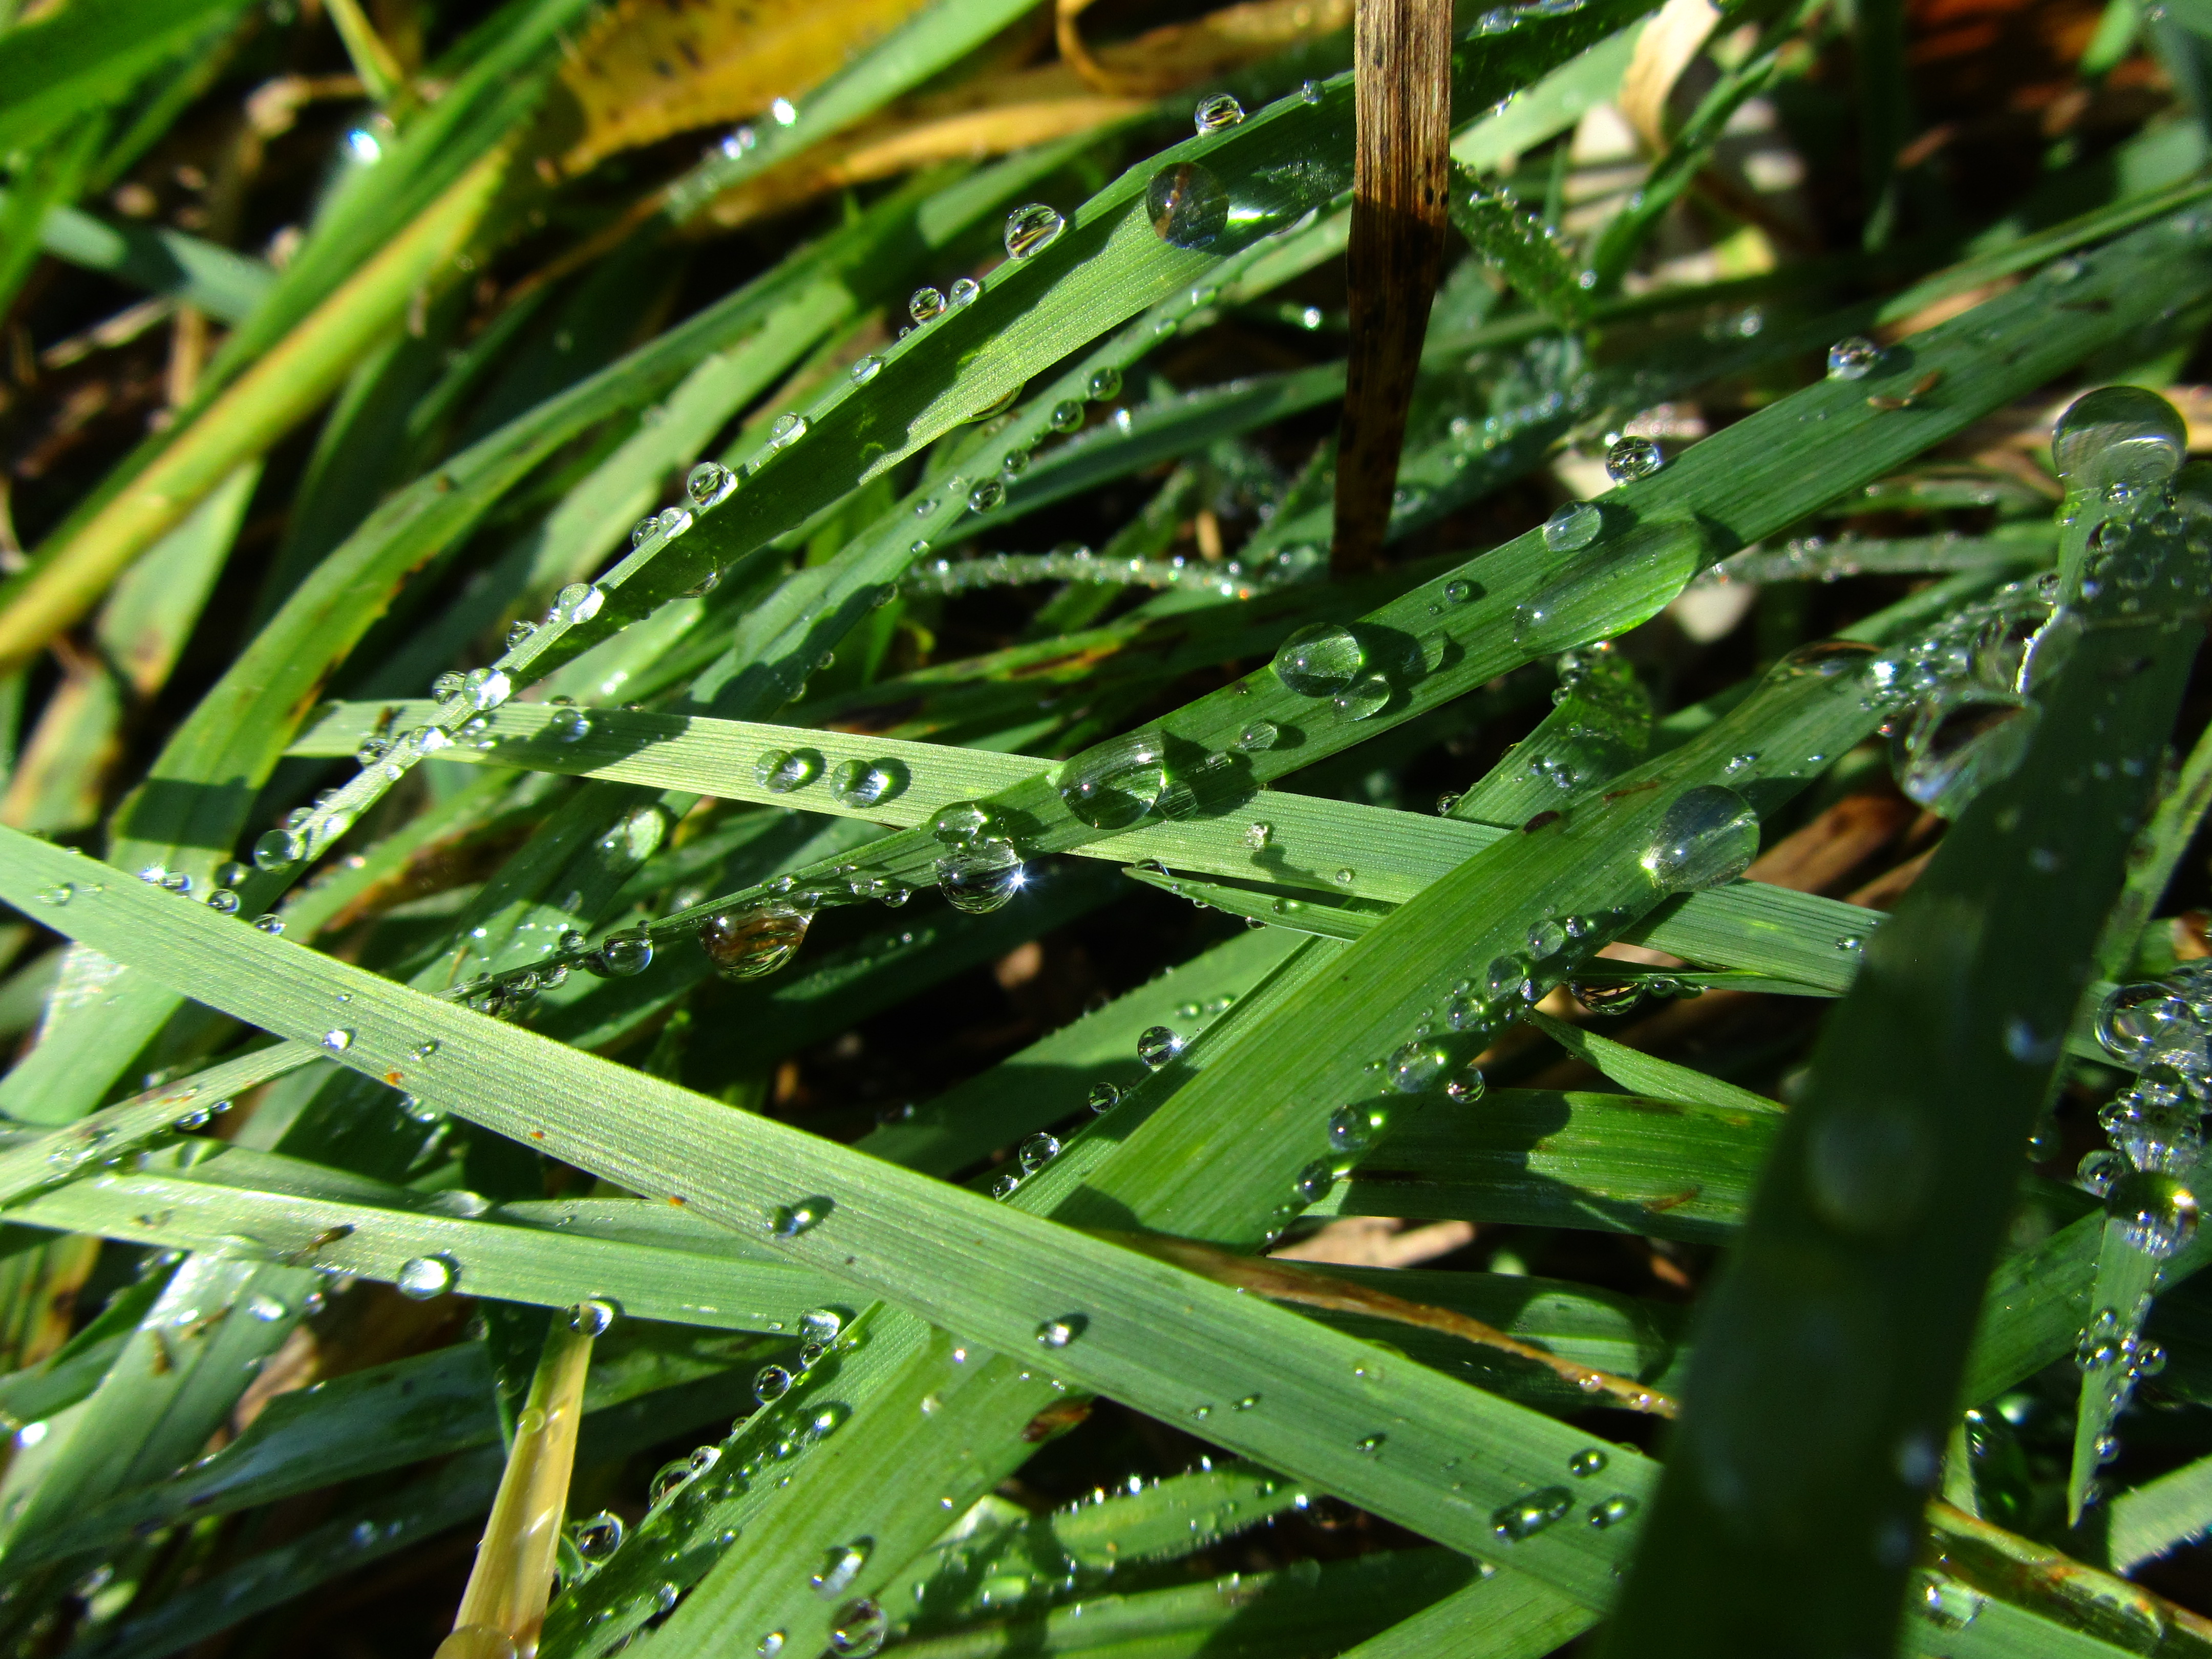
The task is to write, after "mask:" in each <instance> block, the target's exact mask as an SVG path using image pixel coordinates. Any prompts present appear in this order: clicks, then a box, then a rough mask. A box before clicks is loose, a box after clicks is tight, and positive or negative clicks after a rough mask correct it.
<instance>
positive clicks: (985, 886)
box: [937, 808, 1023, 915]
mask: <svg viewBox="0 0 2212 1659" xmlns="http://www.w3.org/2000/svg"><path fill="white" fill-rule="evenodd" d="M946 810H947V811H950V810H951V809H950V808H947V809H946ZM942 816H943V814H941V813H940V814H939V817H942ZM1022 878H1023V871H1022V855H1021V854H1019V853H1018V852H1016V851H1015V850H1014V845H1013V843H1012V842H1006V841H994V840H987V839H978V840H975V841H974V842H969V843H968V844H967V845H965V846H962V847H959V848H955V849H954V850H953V851H952V852H950V853H948V854H945V856H944V857H943V858H941V859H939V860H938V861H937V886H938V890H939V892H941V893H943V894H944V895H945V901H946V902H948V903H949V904H951V906H952V908H954V909H956V910H965V911H967V912H968V913H969V915H986V914H987V913H988V912H990V911H993V910H997V909H1000V908H1004V907H1005V905H1006V902H1007V901H1008V900H1010V899H1011V898H1012V897H1013V896H1014V895H1015V894H1016V893H1017V892H1018V891H1019V890H1020V889H1021V885H1022Z"/></svg>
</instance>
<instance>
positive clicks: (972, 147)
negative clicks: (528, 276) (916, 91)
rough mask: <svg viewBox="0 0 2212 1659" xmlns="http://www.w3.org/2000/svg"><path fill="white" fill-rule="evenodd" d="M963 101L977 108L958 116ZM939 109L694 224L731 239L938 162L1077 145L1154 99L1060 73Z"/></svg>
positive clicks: (1011, 79) (836, 150) (807, 161)
mask: <svg viewBox="0 0 2212 1659" xmlns="http://www.w3.org/2000/svg"><path fill="white" fill-rule="evenodd" d="M956 101H957V104H966V105H969V107H957V106H956ZM931 103H932V106H933V107H921V106H904V107H902V108H901V109H900V110H898V111H896V112H894V113H893V114H892V115H890V116H889V117H887V118H884V119H883V120H880V121H875V122H871V123H869V124H868V125H866V126H863V127H860V128H858V129H856V130H855V131H853V132H851V133H848V134H846V135H844V136H842V137H837V138H833V139H831V140H829V141H828V142H827V143H822V144H817V145H816V146H815V147H814V148H813V149H810V150H808V151H806V152H805V154H804V155H800V156H798V157H796V158H795V159H794V160H793V161H791V162H790V163H789V164H788V165H787V166H784V167H775V168H771V169H770V170H769V171H768V172H766V173H761V174H759V175H757V177H755V178H752V179H747V180H746V181H745V182H744V183H743V184H741V185H736V186H734V187H733V188H732V189H730V190H727V191H723V192H722V194H721V195H720V196H718V197H715V198H714V201H713V202H711V203H709V204H708V205H707V206H706V207H705V208H704V209H702V210H701V211H700V213H699V214H698V216H697V217H696V219H695V220H693V221H692V222H693V224H694V225H696V226H698V227H702V228H713V229H714V230H717V231H720V230H728V229H731V228H734V227H736V226H738V225H742V224H745V223H748V222H751V221H753V220H755V219H761V218H765V217H767V216H769V215H770V214H774V213H780V212H781V211H783V210H786V209H787V208H791V207H795V206H797V205H798V204H800V203H802V202H805V201H806V200H808V199H809V198H810V197H815V196H819V195H821V194H823V192H825V191H833V190H842V189H844V188H845V187H846V186H848V185H858V184H865V183H867V182H868V181H870V180H871V179H888V178H890V177H892V176H894V175H896V174H898V173H906V172H909V171H911V170H912V169H914V168H915V167H927V166H928V165H929V164H930V163H932V162H933V161H959V160H969V161H981V160H982V159H984V158H985V157H987V156H993V155H1006V154H1008V153H1009V152H1011V151H1013V150H1018V149H1026V148H1027V147H1028V146H1030V145H1031V144H1042V143H1050V142H1052V141H1053V140H1054V139H1060V138H1069V137H1074V136H1075V135H1077V134H1079V133H1084V132H1089V131H1091V130H1093V129H1094V128H1097V127H1102V126H1105V125H1109V124H1110V123H1112V122H1115V121H1119V120H1121V119H1123V118H1127V117H1128V116H1131V115H1135V114H1138V113H1140V112H1143V111H1144V110H1145V109H1146V108H1148V107H1149V106H1150V104H1151V100H1149V99H1145V98H1123V97H1109V96H1105V95H1102V94H1097V93H1094V92H1091V90H1089V88H1086V87H1085V86H1084V85H1083V83H1082V82H1079V81H1078V80H1077V79H1076V77H1075V76H1073V74H1072V73H1070V72H1069V71H1067V70H1065V69H1063V68H1061V67H1060V66H1058V65H1054V66H1052V67H1051V68H1048V69H1044V70H1030V71H1026V72H1024V73H1022V74H1018V75H1013V76H994V77H992V78H991V79H989V80H988V81H986V82H982V83H981V84H980V85H976V86H974V87H973V88H972V92H971V94H970V95H969V96H966V97H963V98H962V99H959V100H950V99H947V100H931Z"/></svg>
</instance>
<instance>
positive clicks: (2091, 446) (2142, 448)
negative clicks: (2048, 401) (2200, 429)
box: [2051, 386, 2189, 494]
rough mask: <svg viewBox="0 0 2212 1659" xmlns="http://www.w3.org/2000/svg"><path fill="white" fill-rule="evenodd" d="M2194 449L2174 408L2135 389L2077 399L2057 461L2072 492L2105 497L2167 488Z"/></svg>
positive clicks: (2055, 439)
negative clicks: (2161, 487)
mask: <svg viewBox="0 0 2212 1659" xmlns="http://www.w3.org/2000/svg"><path fill="white" fill-rule="evenodd" d="M2188 449H2189V430H2188V428H2187V427H2186V426H2185V424H2184V423H2183V422H2182V419H2181V416H2179V414H2178V413H2176V412H2175V410H2174V407H2173V405H2172V404H2170V403H2168V402H2166V399H2165V398H2161V397H2160V396H2159V395H2158V394H2157V393H2156V392H2146V391H2144V390H2143V389H2142V387H2140V386H2105V387H2102V388H2100V390H2098V391H2095V392H2089V393H2087V395H2085V396H2083V397H2080V398H2075V400H2074V401H2073V403H2071V404H2069V405H2068V406H2067V410H2066V412H2065V413H2064V414H2063V415H2061V416H2059V417H2058V424H2057V427H2055V428H2053V429H2052V431H2051V461H2052V463H2053V464H2054V465H2056V466H2057V470H2058V476H2059V477H2061V478H2063V480H2064V481H2065V483H2066V487H2067V488H2068V489H2069V490H2087V491H2095V492H2098V493H2100V494H2109V493H2112V492H2113V491H2115V490H2118V491H2120V492H2132V491H2135V490H2139V489H2153V488H2157V487H2160V486H2163V485H2164V484H2165V483H2167V481H2168V480H2170V479H2171V478H2172V477H2173V475H2174V473H2175V472H2176V471H2179V468H2180V465H2181V463H2182V462H2183V461H2184V460H2185V459H2186V458H2187V455H2188Z"/></svg>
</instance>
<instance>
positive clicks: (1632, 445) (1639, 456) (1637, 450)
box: [1605, 438, 1667, 483]
mask: <svg viewBox="0 0 2212 1659" xmlns="http://www.w3.org/2000/svg"><path fill="white" fill-rule="evenodd" d="M1666 464H1667V456H1666V453H1665V452H1664V451H1663V450H1662V449H1661V448H1660V447H1659V446H1658V445H1657V444H1656V443H1654V442H1653V441H1651V440H1650V439H1649V438H1622V439H1620V440H1619V441H1616V442H1615V443H1614V444H1613V446H1612V447H1610V448H1608V449H1607V451H1606V452H1605V476H1606V477H1608V478H1610V479H1612V480H1613V483H1635V482H1636V481H1637V480H1638V478H1648V477H1650V476H1651V475H1652V474H1653V473H1655V472H1656V471H1658V470H1659V469H1660V468H1661V467H1662V466H1664V465H1666Z"/></svg>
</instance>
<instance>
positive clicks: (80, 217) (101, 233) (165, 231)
mask: <svg viewBox="0 0 2212 1659" xmlns="http://www.w3.org/2000/svg"><path fill="white" fill-rule="evenodd" d="M6 199H7V196H6V192H5V191H0V207H4V204H5V202H6ZM39 244H40V246H41V247H43V248H45V250H46V252H49V253H51V254H52V255H53V256H54V257H55V258H58V259H66V260H67V261H69V263H70V264H73V265H76V266H79V267H81V268H82V269H83V270H97V271H100V272H103V273H105V274H106V275H107V276H113V277H115V278H116V279H117V280H118V281H119V282H125V283H131V285H132V286H134V287H137V288H143V289H145V290H146V291H147V292H148V293H149V294H166V295H169V296H170V297H171V298H172V299H173V300H175V301H177V302H178V303H179V304H180V305H189V306H195V307H198V308H199V309H200V310H202V311H204V312H206V313H208V315H209V316H210V317H213V318H214V319H216V321H218V322H224V323H232V324H235V323H238V322H241V321H243V320H244V319H245V318H246V316H247V315H248V314H249V313H252V310H253V307H256V306H257V305H258V304H260V303H261V298H262V295H264V294H266V293H267V292H268V291H269V284H270V283H271V282H272V281H273V280H275V277H276V272H275V271H274V270H271V269H270V267H269V265H268V264H265V263H264V262H263V261H261V260H259V259H255V258H249V257H248V256H246V255H245V254H242V253H234V252H232V251H231V250H230V249H228V248H227V247H224V246H222V245H221V244H220V243H216V242H209V241H203V240H201V239H200V238H198V237H197V236H191V235H188V234H185V232H183V231H181V230H172V229H170V228H168V227H167V226H166V225H163V226H143V225H131V224H120V225H118V224H111V223H109V222H107V221H106V220H105V219H100V218H97V217H95V216H93V215H92V214H89V213H86V212H83V211H82V210H79V209H76V208H73V207H53V208H49V209H48V210H46V217H45V218H44V219H43V220H41V221H40V224H39Z"/></svg>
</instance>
